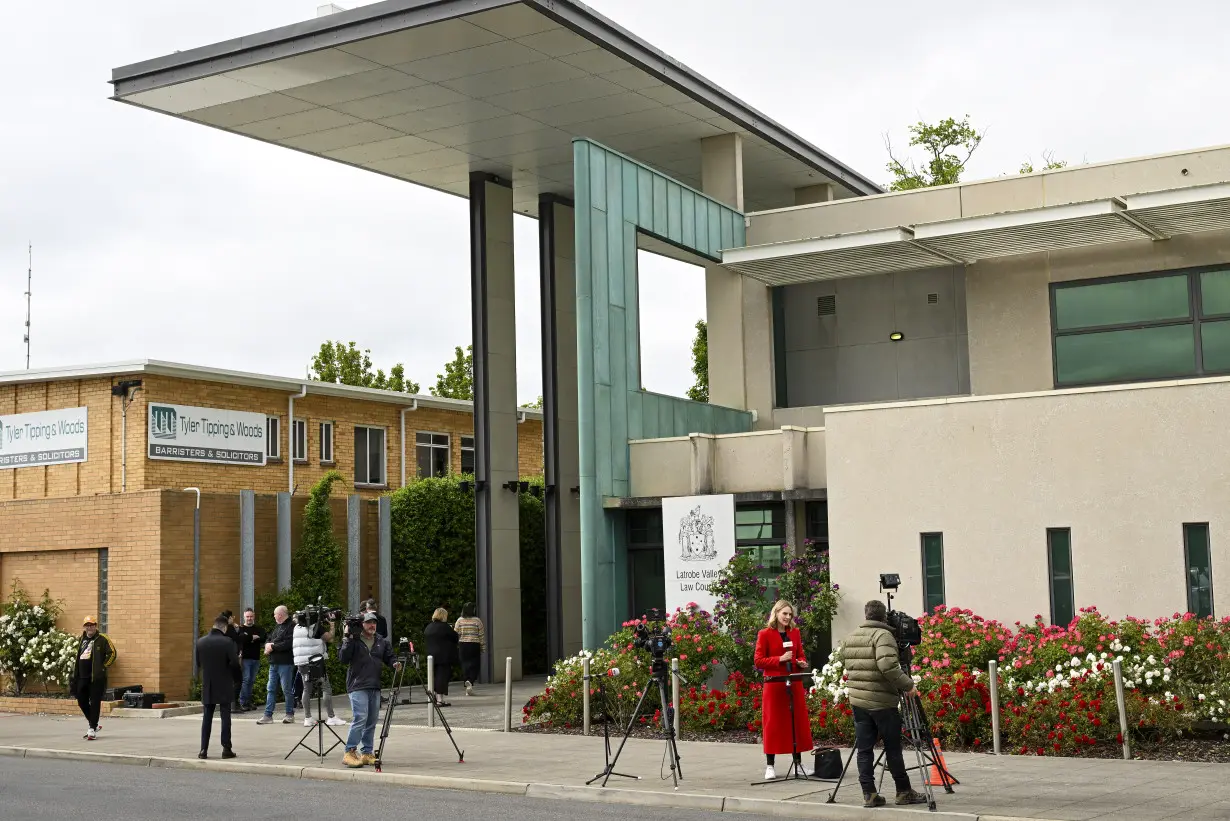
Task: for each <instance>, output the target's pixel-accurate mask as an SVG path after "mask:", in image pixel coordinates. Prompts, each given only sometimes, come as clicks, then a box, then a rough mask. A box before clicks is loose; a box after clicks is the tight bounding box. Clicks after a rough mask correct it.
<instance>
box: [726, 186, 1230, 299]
mask: <svg viewBox="0 0 1230 821" xmlns="http://www.w3.org/2000/svg"><path fill="white" fill-rule="evenodd" d="M1226 229H1230V183H1218V184H1216V185H1206V186H1198V187H1193V188H1184V189H1175V190H1170V191H1158V192H1155V193H1150V194H1139V195H1136V196H1131V197H1111V198H1109V199H1102V200H1093V201H1090V202H1079V203H1072V204H1069V205H1055V206H1049V207H1045V208H1036V209H1032V210H1028V211H1013V212H1007V213H1002V214H988V215H985V216H978V217H966V218H962V219H955V220H947V221H944V222H936V223H926V224H918V225H914V226H902V227H898V228H890V229H878V230H873V231H864V232H859V233H852V234H839V235H836V236H831V237H818V238H814V239H805V240H795V241H791V242H781V243H773V244H770V245H759V246H749V247H747V248H734V249H731V250H729V251H726V252H724V253H723V256H722V264H723V265H724V266H726V267H727V268H730V269H731V270H733V271H736V272H738V273H740V274H744V275H745V276H749V277H752V278H753V279H757V280H759V281H761V282H764V283H765V284H767V285H791V284H796V283H800V282H816V281H821V280H829V279H840V278H844V277H855V276H867V275H871V274H884V273H891V272H894V271H911V270H919V269H923V268H934V267H936V266H942V265H954V264H955V265H968V264H970V263H974V262H977V261H978V260H981V259H991V258H995V257H1006V256H1015V255H1020V254H1032V253H1039V252H1043V251H1057V250H1062V249H1065V248H1081V247H1089V246H1095V245H1106V244H1110V243H1115V242H1129V241H1139V240H1141V239H1145V238H1149V239H1153V240H1164V239H1167V238H1168V237H1170V236H1174V235H1177V234H1190V233H1196V232H1199V231H1216V230H1226Z"/></svg>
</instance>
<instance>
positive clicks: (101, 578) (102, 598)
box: [98, 547, 110, 633]
mask: <svg viewBox="0 0 1230 821" xmlns="http://www.w3.org/2000/svg"><path fill="white" fill-rule="evenodd" d="M109 598H110V595H109V594H108V590H107V548H105V547H102V548H99V550H98V629H99V630H101V631H103V632H104V633H105V632H107V605H108V604H109V602H108V599H109Z"/></svg>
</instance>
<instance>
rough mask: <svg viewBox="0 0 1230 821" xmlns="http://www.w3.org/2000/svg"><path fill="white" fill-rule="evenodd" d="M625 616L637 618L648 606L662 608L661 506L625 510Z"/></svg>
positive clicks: (663, 596) (648, 609)
mask: <svg viewBox="0 0 1230 821" xmlns="http://www.w3.org/2000/svg"><path fill="white" fill-rule="evenodd" d="M625 521H626V523H627V527H628V580H629V585H628V607H629V613H628V615H629V616H631V617H632V618H639V617H641V616H644V615H645V614H647V613H648V612H649V611H650V609H652V608H655V607H656V608H657V609H659V610H662V611H663V612H665V610H666V568H665V565H664V564H663V556H662V508H660V507H656V508H641V509H639V510H629V511H628V512H627V518H626V520H625Z"/></svg>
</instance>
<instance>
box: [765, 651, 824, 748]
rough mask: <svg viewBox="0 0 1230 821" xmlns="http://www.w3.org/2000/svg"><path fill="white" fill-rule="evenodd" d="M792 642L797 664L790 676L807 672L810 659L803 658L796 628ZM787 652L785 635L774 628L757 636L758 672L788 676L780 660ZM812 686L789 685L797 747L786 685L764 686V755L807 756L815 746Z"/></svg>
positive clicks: (780, 682) (800, 682) (766, 684)
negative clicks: (809, 709)
mask: <svg viewBox="0 0 1230 821" xmlns="http://www.w3.org/2000/svg"><path fill="white" fill-rule="evenodd" d="M789 636H790V641H792V642H793V643H794V646H793V647H792V648H791V651H792V652H793V653H794V661H793V663H792V664H791V668H792V669H791V670H790V671H789V672H791V673H800V672H803V671H806V670H808V669H809V668H808V666H807V659H806V658H805V657H804V656H803V639H802V636H801V635H800V633H799V629H798V628H797V627H792V628H790V633H789ZM784 652H786V648H785V646H784V645H783V644H782V635H781V633H779V632H778V631H777V630H776V629H775V628H772V627H766V628H765V629H763V630H761V631H760V633H759V634H758V635H757V636H756V669H757V670H762V671H764V674H765V675H766V676H780V675H785V674H786V672H787V670H786V665H785V664H783V663H782V662H781V661H779V660H778V659H779V658H781V655H782V653H784ZM810 686H811V685H810V684H809V683H808V682H806V681H792V682H790V688H789V689H790V693H791V694H792V695H793V697H794V731H795V741H797V747H796V746H794V742H792V740H791V737H790V701H789V696H787V695H786V682H784V681H771V682H766V683H765V685H764V699H763V704H764V708H763V709H764V718H763V722H764V732H763V734H764V751H765V753H772V754H774V755H777V754H779V753H790V752H794V751H795V750H798V752H800V753H805V752H807V751H808V750H810V749H812V747H814V746H815V745H814V744H813V743H812V739H811V716H809V715H808V714H807V690H808V688H809V687H810Z"/></svg>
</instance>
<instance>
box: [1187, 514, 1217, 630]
mask: <svg viewBox="0 0 1230 821" xmlns="http://www.w3.org/2000/svg"><path fill="white" fill-rule="evenodd" d="M1183 557H1184V559H1185V561H1184V565H1185V566H1186V568H1187V611H1188V612H1189V613H1195V614H1196V617H1197V618H1201V619H1206V618H1208V617H1209V616H1212V615H1213V557H1212V556H1211V555H1210V551H1209V525H1208V523H1207V522H1205V523H1203V524H1185V525H1183Z"/></svg>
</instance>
